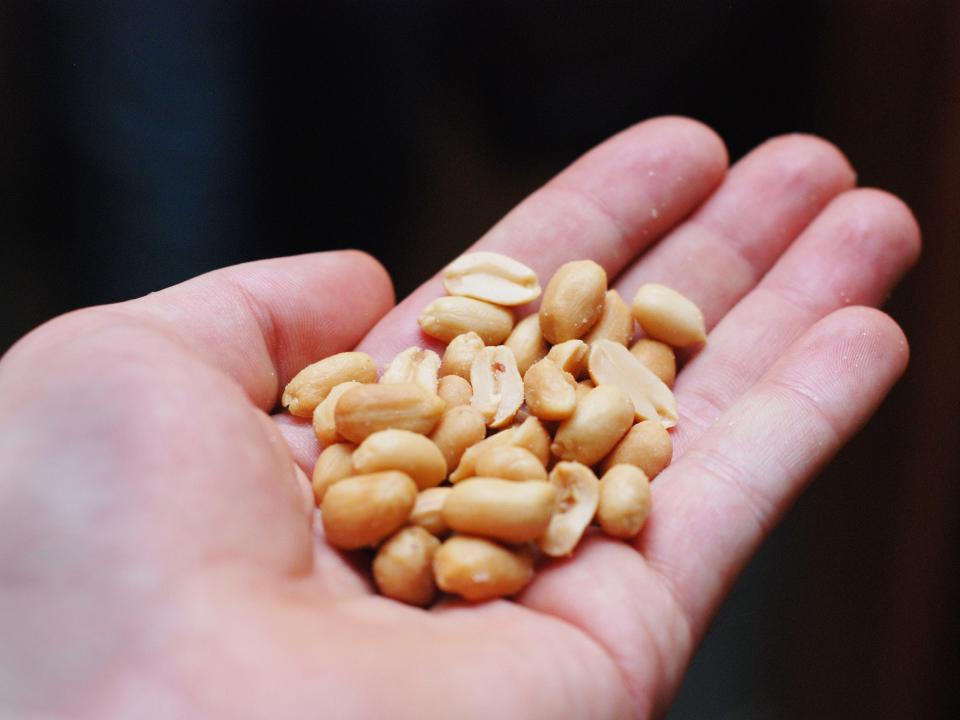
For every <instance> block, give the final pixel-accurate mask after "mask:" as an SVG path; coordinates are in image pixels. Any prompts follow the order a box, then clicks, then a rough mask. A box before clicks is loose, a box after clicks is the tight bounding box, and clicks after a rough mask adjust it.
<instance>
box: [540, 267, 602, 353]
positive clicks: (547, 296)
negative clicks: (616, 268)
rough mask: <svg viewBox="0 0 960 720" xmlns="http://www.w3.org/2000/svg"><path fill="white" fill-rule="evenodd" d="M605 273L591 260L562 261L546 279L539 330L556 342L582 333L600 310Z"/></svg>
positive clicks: (570, 338) (594, 321)
mask: <svg viewBox="0 0 960 720" xmlns="http://www.w3.org/2000/svg"><path fill="white" fill-rule="evenodd" d="M606 292H607V273H606V272H605V271H604V269H603V268H602V267H600V266H599V265H597V263H595V262H593V261H592V260H576V261H574V262H568V263H566V264H565V265H562V266H561V267H560V269H559V270H557V272H556V274H554V276H553V277H552V278H551V279H550V282H549V283H547V289H546V291H545V292H544V293H543V302H542V303H541V304H540V331H541V332H542V333H543V337H544V338H546V340H547V342H550V343H553V344H557V343H562V342H564V341H566V340H573V339H574V338H579V337H581V336H583V335H584V334H585V333H586V332H587V331H588V330H589V329H590V328H591V327H593V325H594V324H595V323H596V322H597V320H598V319H599V318H600V314H601V313H602V312H603V302H604V294H605V293H606Z"/></svg>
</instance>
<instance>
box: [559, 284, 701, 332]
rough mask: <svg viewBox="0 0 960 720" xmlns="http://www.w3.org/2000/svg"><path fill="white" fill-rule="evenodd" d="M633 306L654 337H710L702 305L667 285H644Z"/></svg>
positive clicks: (644, 327) (642, 324)
mask: <svg viewBox="0 0 960 720" xmlns="http://www.w3.org/2000/svg"><path fill="white" fill-rule="evenodd" d="M548 290H549V289H548ZM632 310H633V316H634V317H635V318H636V319H637V322H638V323H640V327H641V328H643V331H644V332H645V333H646V334H647V335H649V336H650V337H652V338H653V339H654V340H662V341H663V342H665V343H667V345H672V346H673V347H687V346H688V345H696V344H697V343H701V342H704V341H706V339H707V330H706V327H705V325H704V322H703V313H702V312H700V308H698V307H697V306H696V305H695V304H694V303H693V301H691V300H689V299H688V298H686V297H684V296H683V295H681V294H680V293H678V292H677V291H676V290H673V289H672V288H668V287H667V286H666V285H657V284H656V283H648V284H646V285H642V286H641V287H640V289H639V290H637V294H636V295H634V297H633V306H632Z"/></svg>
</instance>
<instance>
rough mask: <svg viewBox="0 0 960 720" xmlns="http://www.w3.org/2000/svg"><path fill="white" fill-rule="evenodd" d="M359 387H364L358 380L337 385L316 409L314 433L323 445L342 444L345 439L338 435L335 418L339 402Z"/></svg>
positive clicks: (314, 413)
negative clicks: (342, 396) (344, 395)
mask: <svg viewBox="0 0 960 720" xmlns="http://www.w3.org/2000/svg"><path fill="white" fill-rule="evenodd" d="M357 385H362V383H358V382H357V381H356V380H347V382H343V383H340V384H339V385H335V386H334V387H333V389H331V390H330V392H329V393H328V394H327V396H326V397H325V398H324V399H323V402H321V403H320V404H319V405H317V407H316V409H315V410H314V411H313V432H314V434H316V436H317V440H319V441H320V442H321V443H323V445H325V446H326V445H332V444H333V443H336V442H342V441H343V438H342V437H340V435H339V433H337V422H336V419H335V418H334V412H335V411H336V408H337V401H339V400H340V396H341V395H343V394H344V393H345V392H346V391H347V390H349V389H350V388H352V387H356V386H357Z"/></svg>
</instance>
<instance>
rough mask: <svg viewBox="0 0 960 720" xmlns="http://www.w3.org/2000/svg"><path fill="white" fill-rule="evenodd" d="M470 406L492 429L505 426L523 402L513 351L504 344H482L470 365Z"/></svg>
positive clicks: (520, 380)
mask: <svg viewBox="0 0 960 720" xmlns="http://www.w3.org/2000/svg"><path fill="white" fill-rule="evenodd" d="M470 385H471V386H472V387H473V399H472V400H471V405H472V406H473V407H474V408H475V409H477V410H479V411H480V413H481V414H482V415H483V416H484V418H485V419H486V421H487V425H488V426H490V427H492V428H501V427H504V426H505V425H509V424H510V422H511V421H512V420H513V418H514V416H515V415H516V414H517V410H519V409H520V406H521V405H522V404H523V380H522V379H521V378H520V373H519V372H517V361H516V360H515V359H514V357H513V351H512V350H510V348H508V347H507V346H506V345H497V346H494V347H485V348H484V349H483V350H481V351H480V352H478V353H477V357H475V358H474V360H473V365H472V366H471V368H470Z"/></svg>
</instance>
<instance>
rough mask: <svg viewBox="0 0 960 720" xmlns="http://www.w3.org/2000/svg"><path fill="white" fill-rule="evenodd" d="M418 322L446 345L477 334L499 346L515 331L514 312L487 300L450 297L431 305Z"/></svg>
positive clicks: (491, 343) (427, 332)
mask: <svg viewBox="0 0 960 720" xmlns="http://www.w3.org/2000/svg"><path fill="white" fill-rule="evenodd" d="M418 322H419V323H420V327H421V328H422V329H423V332H424V333H425V334H427V335H429V336H430V337H433V338H436V339H437V340H441V341H443V342H450V341H451V340H453V339H454V338H455V337H456V336H457V335H462V334H463V333H467V332H470V331H473V332H475V333H477V335H479V336H480V338H481V339H482V340H483V342H484V344H485V345H498V344H500V343H502V342H503V341H504V340H506V339H507V336H508V335H509V334H510V331H511V330H513V313H512V312H510V310H508V309H507V308H504V307H500V306H499V305H491V304H490V303H488V302H484V301H483V300H474V299H473V298H466V297H454V296H447V297H441V298H437V299H436V300H434V301H433V302H432V303H430V304H429V305H427V307H426V308H425V309H424V311H423V312H422V313H421V314H420V318H419V320H418Z"/></svg>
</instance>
